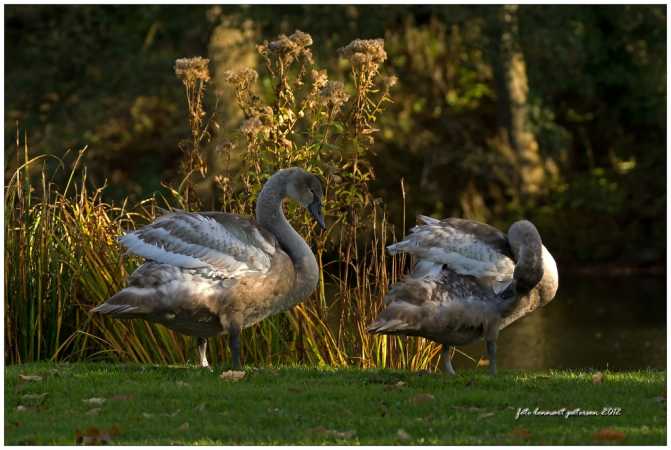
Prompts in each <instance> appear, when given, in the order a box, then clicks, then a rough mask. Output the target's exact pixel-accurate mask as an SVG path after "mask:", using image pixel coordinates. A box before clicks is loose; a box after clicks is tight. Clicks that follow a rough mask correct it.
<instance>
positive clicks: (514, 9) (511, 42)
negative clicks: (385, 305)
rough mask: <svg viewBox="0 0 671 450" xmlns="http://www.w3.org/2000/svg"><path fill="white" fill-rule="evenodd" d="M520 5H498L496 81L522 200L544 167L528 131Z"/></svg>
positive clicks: (504, 135) (506, 150)
mask: <svg viewBox="0 0 671 450" xmlns="http://www.w3.org/2000/svg"><path fill="white" fill-rule="evenodd" d="M518 9H519V7H518V5H502V6H501V7H499V8H498V11H497V17H496V23H497V28H498V31H499V33H498V37H499V45H498V53H497V56H496V58H495V61H496V70H495V73H496V82H497V91H498V123H499V130H500V134H501V138H502V141H503V142H502V144H503V146H504V147H507V148H504V149H502V150H504V155H505V156H506V157H507V158H508V160H509V161H510V163H511V164H512V165H513V167H515V169H516V170H515V171H513V179H512V180H511V182H512V183H513V186H514V187H515V190H516V192H517V193H518V194H519V195H520V197H521V198H522V199H528V198H529V197H530V196H533V195H534V194H536V193H538V192H539V191H540V190H541V188H542V184H543V179H544V176H545V174H544V170H543V165H542V161H541V158H540V155H539V150H538V142H537V141H536V137H535V136H534V134H533V133H532V132H531V131H530V130H529V120H528V105H527V101H528V94H529V86H528V82H527V71H526V64H525V62H524V54H523V53H522V50H521V47H520V43H519V30H518Z"/></svg>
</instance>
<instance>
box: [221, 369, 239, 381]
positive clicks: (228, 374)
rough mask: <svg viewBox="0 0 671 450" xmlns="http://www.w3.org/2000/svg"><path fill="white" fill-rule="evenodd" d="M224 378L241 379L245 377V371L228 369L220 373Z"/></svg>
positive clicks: (230, 379)
mask: <svg viewBox="0 0 671 450" xmlns="http://www.w3.org/2000/svg"><path fill="white" fill-rule="evenodd" d="M219 378H221V379H222V380H229V381H240V380H242V379H243V378H245V372H244V371H242V370H227V371H226V372H222V374H221V375H219Z"/></svg>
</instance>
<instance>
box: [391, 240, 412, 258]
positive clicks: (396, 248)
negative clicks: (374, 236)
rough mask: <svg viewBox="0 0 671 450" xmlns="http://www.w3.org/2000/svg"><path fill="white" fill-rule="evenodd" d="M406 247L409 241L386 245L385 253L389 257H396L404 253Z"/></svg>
mask: <svg viewBox="0 0 671 450" xmlns="http://www.w3.org/2000/svg"><path fill="white" fill-rule="evenodd" d="M408 245H410V242H409V241H400V242H397V243H395V244H391V245H387V251H388V252H389V254H390V255H397V254H399V253H402V252H404V251H406V249H407V246H408Z"/></svg>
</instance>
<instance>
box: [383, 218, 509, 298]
mask: <svg viewBox="0 0 671 450" xmlns="http://www.w3.org/2000/svg"><path fill="white" fill-rule="evenodd" d="M418 218H419V220H420V221H421V222H423V224H421V225H417V226H415V227H414V228H412V229H411V230H410V233H409V234H408V235H407V236H406V237H405V238H404V240H403V241H401V242H398V243H396V244H392V245H390V246H388V247H387V249H388V250H389V252H390V253H391V254H396V253H400V252H405V253H408V254H411V255H413V256H416V257H417V258H418V260H419V263H418V265H417V267H416V270H415V272H414V275H413V276H424V274H425V273H431V274H436V268H431V263H433V264H434V265H436V266H438V265H440V266H442V265H443V264H444V265H446V266H447V267H448V268H449V269H451V270H453V271H454V272H456V273H457V274H460V275H470V276H473V277H476V278H478V279H480V280H482V281H484V282H490V283H491V287H492V289H493V290H494V292H495V293H499V292H501V291H503V290H504V289H505V288H506V287H507V286H508V285H509V284H510V282H511V281H512V278H513V271H514V269H515V263H514V262H513V260H512V258H511V257H512V253H511V251H510V247H509V246H508V241H507V239H506V235H505V234H503V233H502V232H500V231H499V230H497V229H496V228H494V227H491V226H489V225H486V224H483V223H480V222H475V221H472V220H466V219H457V218H449V219H444V220H438V219H433V218H431V217H426V216H419V217H418Z"/></svg>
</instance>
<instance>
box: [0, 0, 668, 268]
mask: <svg viewBox="0 0 671 450" xmlns="http://www.w3.org/2000/svg"><path fill="white" fill-rule="evenodd" d="M295 29H300V30H303V31H305V32H308V33H310V34H311V35H312V37H313V40H314V45H313V52H314V54H315V57H316V58H317V59H318V60H319V61H320V62H322V64H324V65H327V66H328V67H329V70H330V71H331V72H332V74H334V78H338V74H340V77H342V75H343V71H344V70H348V69H347V65H346V64H340V63H339V59H338V57H337V51H336V50H337V48H339V47H341V46H343V45H346V44H347V43H348V42H350V41H351V40H353V39H355V38H375V37H384V39H385V48H386V50H387V53H388V55H389V59H388V61H387V63H386V69H385V70H386V72H387V74H389V75H396V76H397V77H398V79H399V83H398V85H397V86H396V88H395V89H394V91H392V93H393V97H394V101H395V103H394V104H392V105H391V106H390V107H389V108H388V109H387V111H386V112H385V114H384V115H383V117H382V119H381V121H380V123H379V124H378V125H379V128H380V132H379V134H378V136H377V138H376V144H375V149H376V151H375V156H374V158H373V160H372V164H373V165H374V167H375V172H376V174H377V178H376V180H375V181H374V184H373V186H372V187H373V189H374V191H375V194H376V195H377V196H379V197H380V198H381V199H382V200H383V201H384V202H385V204H386V205H387V206H388V208H389V211H390V213H391V217H392V220H393V221H394V223H396V224H398V225H399V228H400V224H401V215H402V197H401V184H400V182H401V178H403V179H404V182H405V188H406V193H407V198H406V214H407V216H408V217H412V216H413V215H414V214H415V213H423V214H430V215H435V216H451V215H456V216H466V217H471V218H475V219H480V220H485V221H488V222H490V223H492V224H494V225H497V226H500V227H504V228H505V227H506V225H507V224H508V223H510V221H512V220H515V219H517V218H519V217H522V216H525V217H527V218H529V219H531V220H533V221H535V222H536V223H537V225H538V227H539V229H540V230H541V233H542V234H543V237H544V241H545V242H546V244H547V246H548V247H549V248H550V249H551V250H552V252H553V253H554V254H555V255H556V256H557V258H558V260H559V262H560V263H563V264H565V266H564V267H571V266H573V265H572V264H569V263H579V264H578V265H580V264H582V265H585V264H587V265H591V264H605V265H635V266H640V267H648V266H655V265H662V264H664V259H665V253H666V128H665V124H666V8H665V6H649V5H647V6H645V5H644V6H630V5H618V6H579V5H564V6H531V5H529V6H519V7H518V6H513V5H502V6H458V5H449V6H437V5H436V6H355V5H343V6H307V5H296V6H272V7H271V6H252V7H244V6H235V7H223V6H222V7H218V6H209V5H207V6H206V5H202V6H161V5H144V6H89V5H81V6H52V5H43V6H18V5H8V6H7V7H6V8H5V44H6V45H5V55H6V56H5V58H6V59H5V61H6V64H5V67H6V73H5V149H6V151H5V168H6V172H5V174H6V175H5V176H6V178H7V176H8V175H7V174H11V172H12V170H13V169H14V168H15V167H16V164H17V163H16V160H17V156H16V148H15V141H16V132H17V125H16V124H17V123H18V125H19V127H20V129H21V130H27V131H28V136H29V142H30V148H31V152H32V154H41V153H49V154H54V155H58V156H60V157H63V158H65V159H66V160H67V159H68V158H70V157H71V153H67V150H68V149H72V150H76V149H78V148H81V147H82V146H84V145H88V146H89V151H88V156H87V161H86V165H87V170H88V176H89V179H90V181H91V183H92V184H93V185H95V186H100V185H102V184H103V183H105V181H106V182H107V188H106V190H105V191H104V192H105V194H104V195H105V196H106V198H107V199H108V200H109V201H120V200H122V199H123V198H125V197H129V198H130V199H131V200H135V201H137V200H140V199H142V198H145V197H146V196H148V195H151V194H152V193H154V192H156V191H160V190H161V189H163V188H162V187H161V181H165V180H171V179H174V178H175V177H177V176H178V167H177V164H176V161H177V160H178V159H179V158H180V157H181V154H180V150H179V148H178V145H177V143H178V142H179V141H180V140H181V139H183V138H184V137H186V136H188V135H189V131H188V129H187V122H186V120H184V117H185V105H184V100H183V93H182V87H181V84H180V83H179V81H178V80H177V79H176V78H175V76H174V71H173V65H174V61H175V59H176V58H179V57H184V56H197V55H200V56H207V57H209V58H210V59H211V61H212V64H211V71H212V73H213V83H212V84H213V88H214V89H223V88H224V85H223V83H221V82H220V81H219V80H220V77H221V75H222V73H223V71H224V70H226V69H229V68H232V67H236V66H240V65H257V64H258V65H259V70H260V72H262V68H261V66H260V61H259V60H258V58H257V56H256V51H255V46H254V44H255V43H257V42H260V41H262V40H264V39H270V38H273V37H274V36H276V35H277V34H279V33H291V32H293V31H294V30H295ZM231 98H232V97H231V93H230V92H225V91H224V92H223V93H222V99H224V100H226V99H227V101H224V102H223V103H222V104H221V105H220V107H219V109H220V111H219V114H220V117H223V119H224V120H223V123H224V127H225V129H228V130H233V129H234V128H235V126H236V124H237V123H238V121H239V120H240V117H239V113H237V112H236V111H235V109H234V108H233V107H232V106H231V105H230V103H231ZM212 107H213V105H210V108H212ZM222 134H223V135H225V133H222ZM51 164H55V163H53V162H52V163H51ZM64 181H65V180H64Z"/></svg>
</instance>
